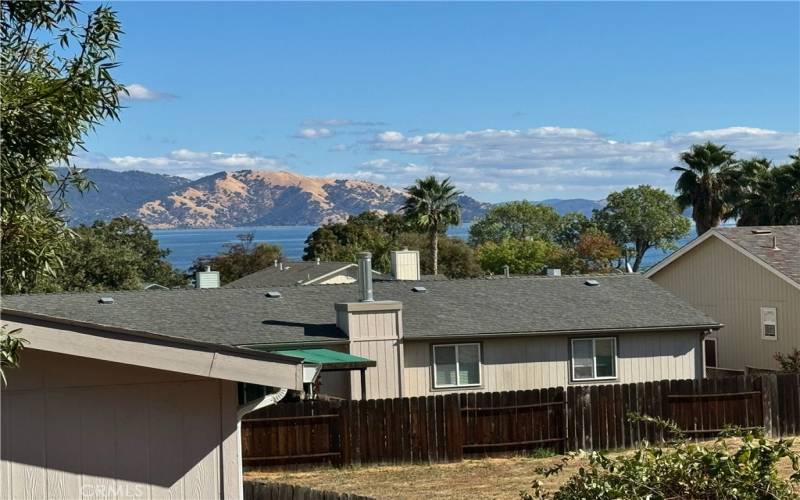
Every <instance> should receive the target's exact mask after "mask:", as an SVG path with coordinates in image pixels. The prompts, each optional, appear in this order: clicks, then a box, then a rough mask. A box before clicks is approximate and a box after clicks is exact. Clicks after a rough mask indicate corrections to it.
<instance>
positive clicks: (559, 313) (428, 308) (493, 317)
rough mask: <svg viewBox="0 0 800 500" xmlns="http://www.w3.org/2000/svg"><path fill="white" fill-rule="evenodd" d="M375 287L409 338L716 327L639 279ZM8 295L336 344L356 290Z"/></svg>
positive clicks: (48, 304) (220, 330) (237, 339)
mask: <svg viewBox="0 0 800 500" xmlns="http://www.w3.org/2000/svg"><path fill="white" fill-rule="evenodd" d="M592 278H593V279H596V280H597V281H598V282H599V283H600V285H599V286H593V287H592V286H587V285H585V284H584V281H586V279H587V278H586V277H572V276H570V277H560V278H547V277H530V278H493V279H473V280H449V281H427V282H425V283H423V285H424V287H425V288H426V289H427V292H426V293H419V292H413V291H412V290H411V288H412V287H413V286H415V282H408V281H406V282H376V283H375V284H374V290H375V298H376V300H399V301H401V302H402V303H403V308H404V311H403V324H404V331H405V335H406V337H407V338H425V337H447V336H451V335H484V334H489V335H491V334H503V333H547V332H562V331H581V330H589V331H596V330H629V329H638V328H656V329H657V328H679V327H688V328H699V327H709V326H712V325H716V324H717V322H716V321H714V320H713V319H712V318H710V317H708V316H707V315H705V314H704V313H702V312H700V311H698V310H696V309H694V308H692V307H691V306H690V305H688V304H687V303H686V302H684V301H683V300H682V299H679V298H678V297H676V296H674V295H672V294H671V293H670V292H668V291H666V290H665V289H663V288H661V287H660V286H658V285H656V284H655V283H653V282H652V281H650V280H648V279H646V278H644V277H643V276H640V275H614V276H595V277H592ZM267 290H269V289H259V288H251V289H236V288H219V289H202V290H162V291H131V292H103V293H102V295H103V296H106V295H110V296H112V297H113V298H114V303H113V304H99V303H98V299H99V298H100V296H101V294H100V293H66V294H39V295H9V296H5V297H3V304H2V306H3V307H4V308H5V309H7V310H16V311H21V312H27V313H31V314H38V315H45V316H49V317H55V318H64V319H68V320H73V321H81V322H88V323H92V324H98V325H107V326H113V327H117V328H126V329H132V330H138V331H147V332H152V333H159V334H163V335H170V336H176V337H184V338H189V339H195V340H201V341H207V342H216V343H223V344H230V345H248V344H289V343H298V342H304V343H310V342H332V341H337V340H342V339H343V338H344V334H343V333H342V332H341V331H340V330H339V329H338V328H337V327H336V325H335V321H336V319H335V317H336V315H335V312H334V304H335V303H337V302H354V301H356V300H357V293H358V291H357V287H356V285H337V286H307V287H298V286H293V287H285V288H281V289H279V290H280V292H281V294H282V296H281V297H280V298H267V297H265V295H264V294H265V292H266V291H267Z"/></svg>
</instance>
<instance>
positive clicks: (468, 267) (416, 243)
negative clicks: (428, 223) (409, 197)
mask: <svg viewBox="0 0 800 500" xmlns="http://www.w3.org/2000/svg"><path fill="white" fill-rule="evenodd" d="M397 242H398V244H399V246H398V247H397V248H403V247H408V248H413V249H415V250H419V259H420V270H421V272H422V274H433V261H432V260H431V256H432V255H433V252H431V250H430V243H431V241H430V238H428V237H427V236H425V235H422V234H419V233H405V234H403V235H401V236H400V237H399V238H398V241H397ZM438 243H439V274H443V275H445V276H447V277H448V278H474V277H476V276H481V275H483V271H482V270H481V266H480V265H479V264H478V261H477V260H476V258H475V252H474V251H473V250H472V247H471V246H469V245H468V244H467V243H466V242H465V241H463V240H461V239H459V238H451V237H448V236H440V237H439V241H438ZM392 249H396V248H394V247H393V248H392Z"/></svg>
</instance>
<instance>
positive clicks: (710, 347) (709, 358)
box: [703, 337, 717, 368]
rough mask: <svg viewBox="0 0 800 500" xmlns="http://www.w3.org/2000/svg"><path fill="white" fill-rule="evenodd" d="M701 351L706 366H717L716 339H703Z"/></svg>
mask: <svg viewBox="0 0 800 500" xmlns="http://www.w3.org/2000/svg"><path fill="white" fill-rule="evenodd" d="M703 351H704V353H703V354H704V356H705V361H706V368H716V367H717V339H715V338H711V337H708V338H706V339H704V340H703Z"/></svg>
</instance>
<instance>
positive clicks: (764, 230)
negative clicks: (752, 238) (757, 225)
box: [750, 229, 772, 234]
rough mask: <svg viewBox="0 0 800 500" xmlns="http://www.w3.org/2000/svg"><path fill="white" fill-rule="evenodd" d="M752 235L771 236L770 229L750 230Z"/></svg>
mask: <svg viewBox="0 0 800 500" xmlns="http://www.w3.org/2000/svg"><path fill="white" fill-rule="evenodd" d="M750 232H751V233H753V234H772V229H752V230H751V231H750Z"/></svg>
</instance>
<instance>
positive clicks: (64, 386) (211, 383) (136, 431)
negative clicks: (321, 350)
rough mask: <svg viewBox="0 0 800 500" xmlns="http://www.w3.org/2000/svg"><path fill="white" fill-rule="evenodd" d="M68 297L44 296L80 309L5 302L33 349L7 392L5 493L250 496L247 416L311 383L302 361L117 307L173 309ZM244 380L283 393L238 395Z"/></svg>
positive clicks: (0, 458) (0, 487)
mask: <svg viewBox="0 0 800 500" xmlns="http://www.w3.org/2000/svg"><path fill="white" fill-rule="evenodd" d="M181 293H182V292H178V293H177V294H175V295H180V294H181ZM200 293H202V291H201V292H200ZM136 294H138V295H141V296H146V295H150V296H153V297H155V296H160V297H166V296H170V295H173V294H172V291H159V292H156V291H140V292H133V293H132V295H136ZM114 295H115V296H117V297H120V298H121V297H122V296H123V295H125V294H118V293H115V294H114ZM66 297H70V296H69V295H52V296H40V297H39V298H38V299H35V301H36V300H44V301H48V300H53V301H55V303H62V304H63V306H64V307H66V308H69V307H70V305H69V304H70V300H76V301H77V302H81V303H82V306H81V311H80V312H79V314H64V313H59V312H57V311H55V310H53V309H52V308H49V307H45V306H44V303H39V305H36V306H33V304H32V303H31V307H25V306H23V305H22V304H24V303H26V302H28V301H29V300H31V297H26V296H15V297H10V296H6V297H3V308H4V310H3V312H2V317H1V318H0V319H1V320H2V323H3V324H7V325H8V326H9V327H10V328H11V329H14V328H22V332H21V336H22V337H23V338H25V339H27V341H28V344H26V346H25V349H24V350H23V353H22V366H21V367H19V368H14V369H6V375H7V378H8V386H6V387H2V389H1V390H0V428H1V429H2V435H0V443H2V447H1V448H0V499H6V498H7V499H11V498H14V499H26V498H29V499H35V500H38V499H41V498H63V499H73V498H137V499H138V498H142V499H149V498H165V497H171V498H209V499H210V498H226V499H238V498H241V497H242V489H241V488H242V483H241V470H242V467H241V465H242V461H241V446H240V443H241V440H240V437H239V422H240V419H241V418H242V416H244V415H245V414H246V413H248V412H249V411H251V410H253V409H257V408H258V407H261V406H264V405H267V404H270V403H273V402H276V401H277V400H278V399H280V398H281V397H282V396H283V395H285V394H286V390H287V389H301V388H302V376H303V366H302V365H300V364H299V362H298V359H297V358H293V357H286V356H280V355H277V354H273V353H268V352H259V351H253V350H250V349H245V348H242V347H237V346H233V345H230V344H227V343H225V341H224V337H220V338H218V339H217V340H210V339H209V338H208V337H204V336H203V335H194V334H191V332H189V333H187V331H188V330H187V331H182V332H180V333H181V336H175V335H165V334H163V333H158V332H159V331H160V332H169V330H168V329H162V328H153V327H152V326H153V325H150V324H148V321H147V319H146V318H142V320H143V321H142V322H141V323H138V326H137V325H134V324H132V323H129V322H125V321H118V320H112V319H111V318H110V316H114V315H109V314H108V311H109V310H115V311H116V310H120V311H122V310H123V309H124V310H125V311H124V314H136V315H142V314H144V315H145V316H147V317H150V318H153V317H155V316H169V311H168V310H167V309H164V308H157V309H154V310H152V311H149V312H147V311H141V310H138V311H134V310H133V309H131V308H128V307H127V306H124V305H123V304H122V303H117V302H115V303H111V301H109V300H107V299H103V300H101V297H99V296H98V295H97V294H74V295H72V296H71V297H70V300H65V299H66ZM120 302H123V303H124V302H125V299H121V301H120ZM93 309H94V311H93ZM124 314H123V315H124ZM156 323H157V322H156ZM195 326H197V327H198V328H197V329H198V330H201V331H202V318H196V323H195ZM242 382H244V383H248V384H256V385H258V386H269V387H270V388H274V389H270V390H269V393H267V394H265V395H263V394H262V397H260V398H258V399H255V400H253V401H240V396H239V391H238V389H239V387H240V383H242ZM278 388H282V389H280V390H278Z"/></svg>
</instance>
